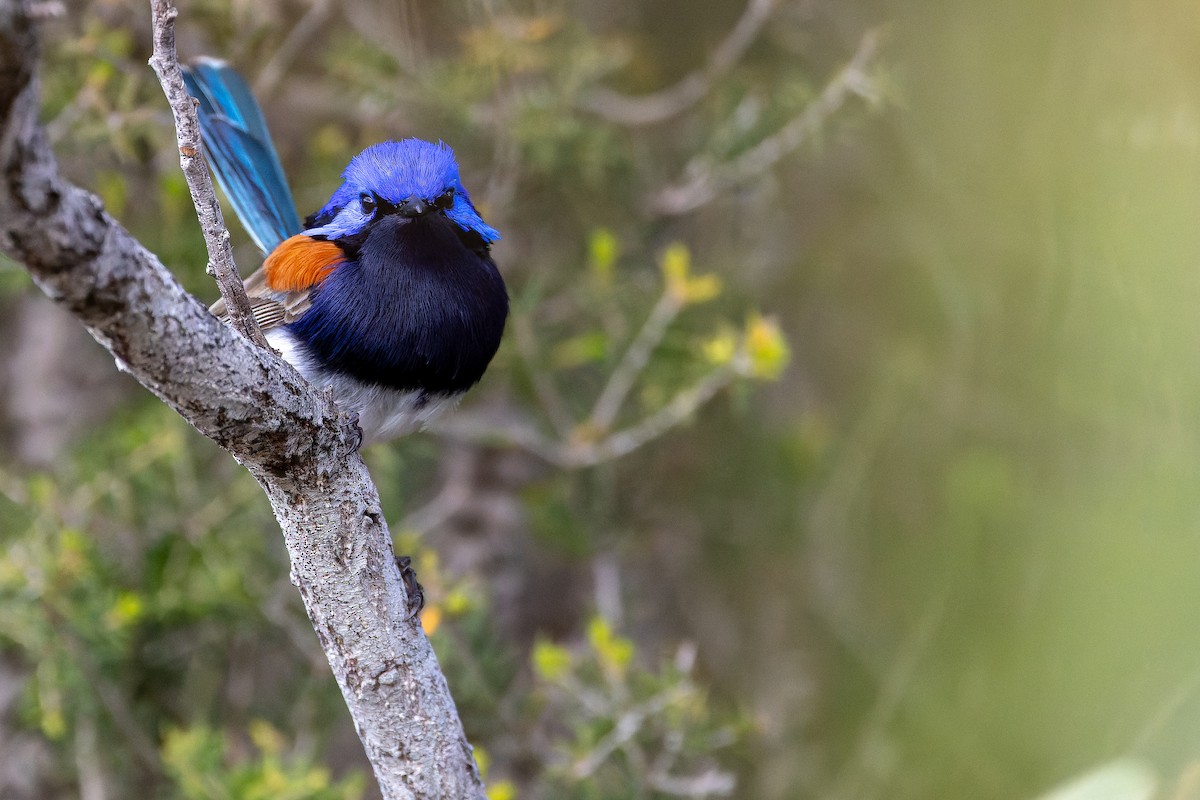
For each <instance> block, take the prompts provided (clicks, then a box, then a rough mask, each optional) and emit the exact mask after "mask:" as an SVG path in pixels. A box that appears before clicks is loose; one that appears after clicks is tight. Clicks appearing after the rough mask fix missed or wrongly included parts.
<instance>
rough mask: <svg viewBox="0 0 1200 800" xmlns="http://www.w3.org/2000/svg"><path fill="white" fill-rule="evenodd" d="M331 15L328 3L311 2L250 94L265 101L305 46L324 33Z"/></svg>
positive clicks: (331, 6)
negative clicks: (264, 98)
mask: <svg viewBox="0 0 1200 800" xmlns="http://www.w3.org/2000/svg"><path fill="white" fill-rule="evenodd" d="M332 15H333V3H332V2H331V0H314V2H313V4H312V6H310V7H309V9H308V11H306V12H305V13H304V16H302V17H301V18H300V21H299V22H297V23H296V24H295V25H293V26H292V30H291V31H290V32H289V33H288V35H287V38H285V39H284V40H283V43H282V44H280V45H279V47H278V48H277V49H276V50H275V52H274V53H273V54H272V55H271V58H270V60H269V61H267V63H266V66H264V67H263V68H262V71H260V72H259V73H258V78H257V79H256V80H255V82H254V90H255V92H256V93H257V94H258V95H259V96H260V97H269V96H271V95H272V94H274V92H275V89H276V88H278V86H279V82H280V81H282V80H283V78H284V77H285V76H286V75H287V71H288V68H289V67H291V65H292V64H293V63H294V62H295V60H296V57H297V56H299V55H301V54H302V53H303V52H304V48H305V46H306V45H307V44H308V43H309V42H310V41H311V40H312V39H313V38H314V37H315V36H317V35H318V34H319V33H321V31H322V30H323V29H324V27H325V24H326V23H327V22H328V21H329V18H330V16H332Z"/></svg>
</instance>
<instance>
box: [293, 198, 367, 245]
mask: <svg viewBox="0 0 1200 800" xmlns="http://www.w3.org/2000/svg"><path fill="white" fill-rule="evenodd" d="M370 221H371V217H370V215H367V214H364V213H363V212H362V209H361V208H359V207H357V206H355V205H348V206H346V207H345V208H343V209H342V210H341V211H339V212H338V213H337V214H336V215H335V216H334V218H333V219H331V220H330V221H329V222H327V223H325V224H324V225H322V226H321V227H319V228H312V229H311V230H307V231H305V233H306V234H308V235H309V236H324V237H326V238H328V239H340V238H342V237H343V236H350V235H351V234H355V233H358V232H359V231H361V230H362V229H363V228H365V227H366V226H367V223H368V222H370Z"/></svg>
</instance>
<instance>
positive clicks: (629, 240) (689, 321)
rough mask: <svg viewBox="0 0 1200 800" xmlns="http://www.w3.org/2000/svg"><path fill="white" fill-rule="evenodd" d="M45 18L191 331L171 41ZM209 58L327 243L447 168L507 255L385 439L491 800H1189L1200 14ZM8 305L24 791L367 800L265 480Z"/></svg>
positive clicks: (71, 88)
mask: <svg viewBox="0 0 1200 800" xmlns="http://www.w3.org/2000/svg"><path fill="white" fill-rule="evenodd" d="M67 6H68V13H67V14H66V16H64V17H63V18H61V19H58V20H55V21H53V22H50V23H48V24H47V25H46V26H45V29H44V35H45V39H46V43H47V45H46V48H45V50H46V52H45V56H44V65H45V68H44V74H43V90H44V94H45V118H46V120H47V123H48V126H49V130H50V132H51V135H52V137H53V138H54V140H55V143H56V148H57V150H58V152H59V154H60V157H61V159H62V162H63V166H64V169H65V170H67V172H68V173H69V174H70V175H71V176H73V178H74V179H75V180H77V181H78V182H80V183H81V184H83V185H85V186H87V187H89V188H91V189H93V190H95V191H96V192H98V193H99V194H100V195H101V196H102V197H103V198H104V200H105V202H106V204H107V205H108V208H109V210H110V212H111V213H112V214H113V215H114V216H116V217H117V218H118V219H120V220H121V221H122V223H123V224H125V225H126V226H128V227H129V228H130V229H131V230H132V231H133V232H134V233H135V234H136V235H137V236H138V237H139V238H141V240H142V241H143V242H144V243H146V245H147V246H148V247H150V248H151V249H152V250H154V251H155V252H156V253H158V254H159V255H160V256H161V257H162V259H163V260H164V262H165V263H167V264H168V265H169V266H170V267H171V268H172V269H173V270H174V271H175V273H176V274H177V275H179V276H180V279H181V280H183V281H184V282H185V283H186V284H187V285H188V286H189V287H190V288H192V289H193V290H194V291H195V292H197V293H198V294H199V295H200V296H202V297H203V298H205V299H211V298H212V297H213V296H214V295H215V291H214V289H213V288H212V286H211V285H210V283H209V282H208V280H207V279H206V278H205V276H204V271H203V263H204V254H203V247H202V243H201V240H200V237H199V233H198V228H197V226H196V224H195V222H194V220H193V218H192V211H191V208H190V203H189V201H188V198H187V193H186V189H185V187H184V185H183V183H182V179H181V177H180V176H179V174H178V168H177V164H176V163H175V158H174V156H173V154H172V153H173V143H172V142H173V140H172V132H171V130H170V128H169V117H168V115H167V114H166V109H165V104H164V102H163V100H162V97H161V93H160V92H159V90H158V87H157V86H156V84H155V83H154V80H153V75H152V73H151V72H150V70H149V69H148V68H147V67H146V66H145V60H146V58H147V56H148V48H149V31H148V16H149V15H148V10H147V9H146V8H144V7H143V4H141V3H132V2H125V0H100V1H98V2H94V3H91V4H83V3H75V2H71V3H68V4H67ZM180 49H181V52H182V53H183V55H184V56H185V57H188V56H194V55H199V54H201V53H208V54H215V55H221V56H224V57H226V58H228V59H230V60H231V61H233V62H234V63H235V65H237V66H238V67H239V69H241V70H242V71H243V72H244V74H246V75H247V77H248V78H249V79H250V80H251V82H252V83H253V84H254V85H255V87H256V89H257V90H258V92H259V93H260V95H261V97H262V98H263V103H264V107H265V110H266V113H267V116H268V119H269V121H270V124H271V126H272V130H273V133H274V135H275V137H276V140H277V143H278V145H279V148H280V151H281V155H282V157H283V160H284V163H285V166H286V168H287V171H288V173H289V175H290V177H291V180H292V184H293V189H294V191H295V194H296V197H297V203H298V206H299V207H300V211H301V213H302V214H304V213H308V212H309V211H311V210H312V209H314V208H316V207H318V206H319V205H320V204H322V203H323V202H324V200H325V199H326V198H327V197H328V195H329V193H330V192H331V191H332V189H333V188H335V186H336V182H337V174H338V172H339V171H340V169H341V168H342V167H343V166H344V164H345V163H346V161H347V160H348V159H349V157H350V156H351V155H353V154H354V153H356V152H357V151H358V150H359V149H360V148H361V147H363V146H365V145H366V144H369V143H371V142H374V141H378V140H381V139H385V138H391V137H401V136H420V137H423V138H430V139H439V138H441V139H445V140H446V141H447V142H449V143H451V144H452V145H453V146H454V147H455V148H456V151H457V153H458V156H459V161H460V163H461V164H462V166H463V172H464V182H465V183H466V185H467V186H468V187H469V188H470V190H471V192H472V195H473V197H475V199H476V200H477V201H478V202H479V205H480V206H481V210H482V211H483V213H484V216H485V217H486V218H487V219H488V221H489V222H490V223H491V224H493V225H494V226H496V227H497V228H499V229H500V230H501V231H502V233H503V234H504V237H505V238H504V240H503V242H501V243H500V244H499V245H498V246H497V247H496V249H495V255H496V258H497V261H498V262H499V263H500V265H501V269H502V271H503V272H504V274H505V276H506V279H507V280H508V283H509V287H510V292H511V295H512V299H513V304H514V316H513V319H512V322H511V324H510V327H509V330H508V333H507V335H506V342H505V345H504V347H503V349H502V351H501V354H500V356H499V357H498V359H497V361H496V363H495V364H494V365H493V366H492V368H491V370H490V372H489V374H488V376H487V378H486V379H485V381H484V383H483V384H482V385H481V386H480V387H479V388H478V389H477V390H475V392H474V394H473V396H472V397H471V398H469V399H468V401H467V402H466V403H464V406H463V408H462V409H461V410H460V412H458V414H457V415H456V416H455V417H453V418H452V419H450V420H448V421H447V422H446V424H445V425H444V426H443V427H442V428H441V429H439V430H438V431H435V432H432V433H429V434H422V435H420V436H417V437H413V438H412V439H409V440H406V441H402V442H399V443H396V444H394V445H391V446H387V447H382V448H376V449H374V450H373V451H370V452H368V453H367V460H368V462H369V463H370V465H371V467H372V472H373V474H374V475H375V477H376V480H377V482H378V483H379V486H380V491H381V494H382V496H383V499H384V503H385V510H386V511H387V514H388V518H389V520H390V521H391V525H392V530H393V533H394V535H395V536H396V540H397V547H398V549H400V550H402V551H407V552H412V553H413V554H414V555H415V556H416V561H417V566H418V568H419V572H420V575H421V577H422V580H423V582H424V583H425V585H426V589H427V593H428V595H429V597H430V601H431V606H430V609H429V610H428V611H427V612H426V617H425V625H426V628H427V630H431V631H432V633H431V636H432V639H433V641H434V644H435V647H436V648H437V650H438V654H439V658H440V659H441V660H442V663H443V665H444V667H445V669H446V672H447V675H448V678H449V680H450V685H451V687H452V690H453V691H454V693H455V696H456V698H457V699H458V702H459V705H460V710H461V712H462V714H463V718H464V722H465V724H466V726H467V729H468V732H469V735H470V736H471V738H472V740H473V741H474V742H475V743H476V744H478V745H479V746H480V748H481V750H482V751H483V753H484V755H483V757H482V759H481V760H482V761H484V762H485V763H484V764H483V766H484V767H485V770H486V772H487V776H488V780H489V784H490V786H491V790H490V791H491V797H492V798H493V800H497V799H499V800H503V799H504V798H512V797H521V798H572V797H578V798H660V797H705V796H730V797H738V798H763V799H764V800H775V799H776V798H778V799H779V800H784V799H785V798H809V797H812V798H845V799H857V798H914V799H915V798H943V797H945V798H959V797H962V798H1018V797H1037V796H1041V795H1043V794H1045V793H1047V792H1050V791H1052V790H1053V789H1054V787H1056V786H1057V787H1061V786H1064V785H1065V784H1067V783H1068V782H1070V781H1072V780H1074V779H1076V778H1077V777H1079V776H1087V775H1090V776H1091V777H1090V779H1089V778H1086V777H1085V779H1084V780H1085V783H1082V784H1075V785H1074V788H1073V789H1071V790H1069V791H1074V792H1075V794H1071V795H1069V796H1070V797H1073V798H1100V797H1106V798H1110V797H1111V798H1149V797H1159V798H1191V797H1200V761H1198V759H1197V754H1198V753H1200V725H1198V724H1197V722H1196V720H1197V719H1200V625H1198V624H1197V619H1198V618H1200V614H1198V609H1200V580H1197V578H1196V572H1197V570H1196V565H1197V564H1198V563H1200V513H1198V512H1200V502H1198V499H1200V497H1198V491H1197V489H1198V488H1200V422H1198V420H1197V409H1198V408H1200V382H1198V380H1197V378H1196V369H1195V368H1196V365H1197V358H1196V356H1197V352H1196V351H1197V342H1198V341H1200V315H1197V313H1196V308H1197V305H1198V301H1200V269H1198V267H1200V224H1197V220H1200V8H1198V7H1197V6H1195V4H1193V3H1186V2H1181V1H1178V0H1176V1H1174V2H1172V1H1170V0H1164V1H1163V2H1157V3H1134V2H1117V0H1092V1H1091V2H1087V3H1083V2H1049V3H1046V2H1033V1H1032V0H1017V2H1011V3H1006V4H996V3H984V2H953V3H952V2H937V1H936V0H926V1H925V2H907V3H900V2H888V1H887V0H875V1H874V2H861V3H854V4H847V3H834V2H827V1H825V0H778V2H761V1H753V2H749V3H748V4H747V5H743V4H741V3H739V2H729V1H728V0H699V1H698V2H683V0H659V1H658V2H643V3H638V2H633V0H599V2H591V3H583V2H577V3H571V2H565V0H542V1H541V2H528V3H525V2H513V3H504V2H484V1H483V0H473V1H468V0H461V1H459V0H456V1H455V2H447V3H440V4H418V3H415V2H399V3H397V2H393V0H351V1H350V2H347V3H345V4H334V3H332V2H329V1H328V0H324V1H323V2H322V1H321V0H318V2H315V3H302V2H289V1H288V0H272V2H246V1H245V0H205V2H196V3H190V4H184V5H183V7H182V17H181V21H180ZM235 240H237V241H240V242H242V243H243V244H242V247H241V249H240V250H239V256H240V258H239V261H240V263H241V265H242V268H243V271H244V272H247V273H248V272H249V271H250V270H251V269H252V268H254V267H255V266H256V263H257V259H258V256H257V255H256V254H255V253H254V251H253V248H252V247H251V246H250V245H248V244H246V237H245V236H244V235H242V234H241V232H240V230H239V231H235ZM0 287H2V288H0V304H2V307H3V309H4V312H3V314H2V315H0V327H2V328H3V330H2V332H0V352H2V353H3V360H2V361H0V368H2V369H0V372H2V375H0V418H2V419H0V421H2V423H3V426H4V442H5V444H4V448H5V453H6V458H5V460H4V465H3V467H0V547H2V548H3V549H2V550H0V602H2V603H3V609H4V610H3V612H2V613H0V712H2V714H3V716H2V718H0V719H2V722H0V753H3V754H4V755H3V757H0V796H3V797H6V798H7V797H13V798H24V797H30V798H32V797H75V796H80V797H85V798H88V799H89V800H92V799H93V798H104V797H124V796H132V797H170V798H175V797H179V798H225V797H237V798H258V797H272V798H284V797H296V798H307V797H312V798H318V797H331V798H332V797H360V796H366V797H371V796H375V795H374V794H373V793H374V792H375V791H376V790H375V789H374V787H373V786H372V784H371V781H370V780H369V774H368V771H367V768H366V766H365V762H364V761H363V759H362V756H361V752H360V751H359V748H358V745H357V742H356V740H355V737H354V732H353V729H352V727H351V725H350V723H349V720H348V718H347V715H346V713H345V711H344V707H343V706H342V704H341V699H340V697H339V695H338V694H337V690H336V687H335V686H334V684H333V681H332V680H331V678H330V676H329V674H328V668H327V666H326V665H325V664H324V661H323V657H322V654H321V652H320V649H319V647H318V645H317V643H316V641H315V637H314V636H313V634H312V631H311V629H310V628H309V626H308V623H307V620H306V619H305V617H304V614H303V610H302V608H301V607H300V604H299V602H298V598H297V597H296V596H295V592H294V589H293V587H291V585H290V584H289V583H288V577H287V564H286V553H285V552H284V550H283V546H282V542H281V541H280V537H279V535H278V531H277V529H276V528H275V525H274V521H273V519H272V517H271V514H270V510H269V507H268V505H267V503H266V501H265V499H264V498H263V497H262V496H261V493H260V492H259V490H258V488H257V486H256V485H255V484H254V483H253V482H252V481H251V480H250V479H249V477H248V476H247V475H245V474H243V473H242V472H241V471H240V470H239V469H238V468H237V467H236V465H235V464H233V463H232V462H231V461H230V459H228V458H227V457H226V456H225V455H224V454H223V453H221V452H220V451H218V450H217V449H216V448H215V447H214V446H212V445H211V444H210V443H208V442H207V441H205V440H203V439H202V438H201V437H199V436H198V435H197V434H195V432H194V431H191V430H190V429H189V428H188V427H187V426H186V425H185V424H184V423H182V422H181V421H180V420H178V419H176V418H175V417H173V415H172V414H171V413H170V412H169V411H167V410H165V409H164V408H162V407H160V405H159V404H158V403H157V401H155V400H154V399H153V398H151V397H149V395H147V394H146V393H145V392H142V391H141V390H139V389H137V388H136V387H135V386H132V385H130V383H129V382H128V381H127V380H125V379H122V378H121V377H118V375H117V373H116V371H115V370H114V369H113V368H112V365H111V360H110V359H108V358H107V357H106V356H105V355H104V354H103V352H102V351H100V350H98V348H95V347H89V346H85V345H84V344H83V343H82V342H83V339H84V337H83V334H82V333H81V332H80V331H78V330H77V328H76V326H75V325H74V323H73V322H71V321H70V320H64V319H62V318H61V316H60V315H59V312H57V311H55V310H54V309H53V308H52V307H51V306H49V305H48V304H46V303H45V302H44V301H41V300H40V299H38V297H37V295H36V290H34V289H33V288H32V287H31V286H30V284H29V282H28V280H27V279H26V278H25V277H24V275H23V273H22V272H21V271H20V269H19V268H18V267H16V266H15V265H6V266H5V267H4V269H3V270H2V271H0ZM656 309H657V310H656ZM760 314H762V315H765V316H759V315H760ZM656 315H657V316H656ZM647 320H650V321H651V322H650V324H649V325H647ZM655 320H657V321H658V322H661V323H663V325H661V326H660V328H655V324H656V323H655ZM639 331H641V333H639ZM778 337H783V339H785V340H786V343H787V346H786V347H785V346H784V343H783V341H782V340H781V339H780V338H778ZM635 341H642V342H643V343H648V344H649V345H652V357H651V358H650V359H649V362H648V363H647V364H646V365H645V367H644V368H642V369H637V370H632V371H630V370H628V369H627V366H622V364H623V363H625V364H626V365H627V364H628V362H623V356H624V354H625V353H626V351H627V349H628V348H629V347H630V344H631V342H635ZM789 352H790V358H789ZM614 373H617V374H618V375H620V374H622V373H628V374H630V375H631V377H632V378H633V381H632V383H631V384H630V386H629V389H628V393H627V398H626V401H625V402H624V403H623V404H622V405H621V408H620V410H619V413H617V414H615V416H613V418H612V419H600V420H599V422H602V423H605V424H597V417H596V414H595V413H594V403H595V402H596V398H597V397H598V396H600V395H601V393H602V392H603V391H604V388H605V386H611V385H612V380H613V379H612V376H613V375H614ZM710 394H711V395H712V396H711V397H710V396H709V395H710ZM672 409H674V410H675V411H680V413H674V412H673V411H672ZM685 412H686V413H685ZM601 416H602V417H603V416H604V415H601ZM656 420H657V421H658V422H661V423H662V425H660V426H658V427H654V426H655V421H656ZM647 426H649V427H647ZM651 428H654V430H653V432H654V433H656V434H657V433H661V435H658V436H655V437H653V438H650V439H649V440H648V441H646V442H645V443H644V444H641V446H639V447H637V448H635V449H632V451H631V452H629V453H622V454H620V455H619V456H618V454H616V453H614V452H612V451H611V448H609V449H607V450H606V449H605V448H606V447H609V446H610V445H612V444H613V443H614V441H615V440H614V439H613V438H612V437H613V435H614V433H616V434H617V435H620V433H621V432H622V431H634V432H635V433H636V432H638V431H642V432H645V431H649V430H650V429H651ZM531 437H536V438H534V439H533V441H532V445H531ZM622 720H626V721H627V722H626V724H627V725H628V724H629V723H628V720H633V721H635V722H636V723H637V724H636V725H633V733H631V734H630V735H628V736H623V735H617V733H618V732H619V731H624V730H626V728H622V727H621V725H620V724H619V723H621V721H622ZM1089 780H1090V782H1088V781H1089ZM1067 796H1068V795H1067V794H1063V795H1060V797H1067Z"/></svg>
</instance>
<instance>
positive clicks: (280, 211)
mask: <svg viewBox="0 0 1200 800" xmlns="http://www.w3.org/2000/svg"><path fill="white" fill-rule="evenodd" d="M183 77H184V80H185V81H186V82H187V87H188V91H189V92H190V93H191V94H192V96H193V97H195V98H196V100H197V101H198V111H199V116H200V129H201V133H202V134H203V139H204V150H205V153H206V155H207V156H208V159H209V162H210V164H211V165H212V170H213V174H214V175H215V176H216V178H217V183H219V184H220V186H221V189H222V190H223V191H224V192H225V196H226V197H228V198H229V201H230V202H231V203H232V204H233V209H234V211H235V212H236V213H237V216H238V219H240V220H241V221H242V225H243V226H244V227H245V228H246V231H247V232H248V233H249V234H250V236H251V237H252V238H253V239H254V242H255V244H257V245H258V247H259V249H261V250H262V251H263V252H264V253H269V252H271V250H273V249H274V248H275V246H276V245H277V244H279V243H280V242H282V241H283V240H284V239H287V238H288V237H289V236H291V235H293V234H295V233H299V232H300V230H301V225H300V217H299V216H298V215H297V214H296V207H295V205H294V204H293V203H292V194H291V192H290V191H289V190H288V184H287V178H286V177H284V174H283V165H282V164H280V162H279V156H278V154H277V153H276V152H275V147H274V145H273V144H271V134H270V132H269V131H268V130H267V123H266V120H265V119H264V118H263V115H262V111H261V110H260V109H259V107H258V103H256V102H255V101H254V95H253V94H252V93H251V91H250V87H249V86H247V85H246V82H245V81H244V80H242V77H241V76H240V75H238V74H237V73H236V72H234V70H233V69H232V68H231V67H230V66H229V65H228V64H226V63H225V62H223V61H218V60H216V59H211V58H204V59H200V60H199V61H197V62H196V63H195V64H193V65H192V66H190V67H188V68H186V69H185V70H184V75H183Z"/></svg>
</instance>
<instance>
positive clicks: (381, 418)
mask: <svg viewBox="0 0 1200 800" xmlns="http://www.w3.org/2000/svg"><path fill="white" fill-rule="evenodd" d="M265 335H266V337H267V343H268V344H270V345H271V347H273V348H275V349H276V350H278V351H279V354H280V355H281V356H282V357H283V360H284V361H286V362H288V363H289V364H291V365H292V366H293V367H295V368H296V371H297V372H299V373H300V374H301V375H303V376H304V377H305V378H306V379H307V380H308V381H309V383H312V384H313V385H314V386H316V387H318V388H323V387H326V386H328V387H330V388H331V389H332V390H333V397H334V400H335V401H336V402H337V404H338V408H340V409H341V410H342V411H345V412H347V413H354V414H358V425H359V427H360V428H362V432H363V444H364V445H366V444H371V443H373V442H381V441H386V440H388V439H394V438H396V437H398V436H405V435H407V434H410V433H415V432H416V431H419V430H421V429H422V428H424V427H425V426H426V425H428V424H429V423H430V422H432V421H433V420H434V419H436V418H437V417H438V416H440V415H441V414H442V413H443V412H445V411H446V410H448V409H451V408H453V407H454V406H456V405H458V401H459V399H460V398H461V395H429V394H426V393H425V392H422V391H418V390H409V391H400V390H396V389H389V388H387V387H385V386H375V385H372V384H366V383H363V382H362V381H359V380H357V379H355V378H352V377H350V376H349V375H339V374H335V373H330V372H329V371H327V370H325V369H322V368H321V367H320V365H318V364H317V363H315V362H314V361H313V359H312V358H311V356H310V355H309V354H308V352H307V351H306V349H305V347H304V345H303V344H302V343H300V342H298V341H297V340H296V338H295V337H294V336H292V335H291V334H290V333H289V332H288V331H287V330H285V329H283V328H273V329H271V330H268V331H266V334H265Z"/></svg>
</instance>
